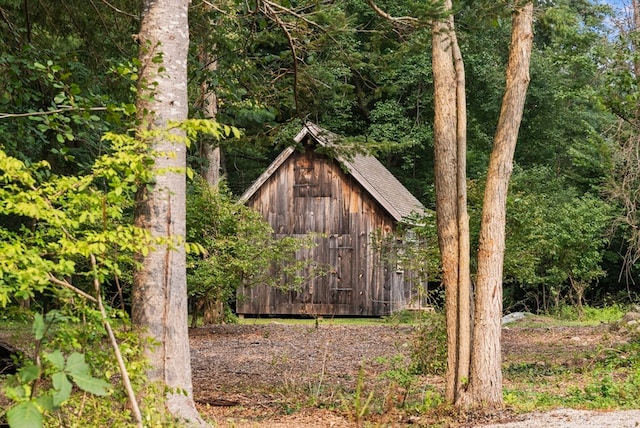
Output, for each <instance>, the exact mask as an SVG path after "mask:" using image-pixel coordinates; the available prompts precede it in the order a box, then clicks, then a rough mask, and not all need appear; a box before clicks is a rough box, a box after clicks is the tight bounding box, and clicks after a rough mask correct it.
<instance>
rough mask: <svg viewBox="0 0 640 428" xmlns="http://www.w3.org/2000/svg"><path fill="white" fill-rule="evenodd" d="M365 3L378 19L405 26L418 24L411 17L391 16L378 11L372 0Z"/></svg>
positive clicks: (415, 19)
mask: <svg viewBox="0 0 640 428" xmlns="http://www.w3.org/2000/svg"><path fill="white" fill-rule="evenodd" d="M367 3H368V4H369V6H371V8H372V9H373V11H374V12H375V13H377V14H378V15H379V16H380V17H382V18H384V19H386V20H387V21H390V22H393V23H399V24H407V25H417V24H418V23H420V20H419V19H418V18H414V17H413V16H391V15H390V14H388V13H387V12H385V11H384V10H382V9H380V7H378V5H377V4H375V3H374V2H373V0H367Z"/></svg>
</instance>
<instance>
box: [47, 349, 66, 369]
mask: <svg viewBox="0 0 640 428" xmlns="http://www.w3.org/2000/svg"><path fill="white" fill-rule="evenodd" d="M44 358H45V359H46V360H47V361H49V362H50V363H51V364H52V365H53V367H55V368H56V370H58V371H63V370H64V355H62V352H60V350H59V349H56V350H55V351H53V352H47V353H46V354H44Z"/></svg>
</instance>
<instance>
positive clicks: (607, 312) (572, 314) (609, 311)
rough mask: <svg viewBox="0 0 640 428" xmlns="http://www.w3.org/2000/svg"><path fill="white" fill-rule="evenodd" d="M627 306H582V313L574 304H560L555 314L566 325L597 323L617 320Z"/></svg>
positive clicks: (625, 310)
mask: <svg viewBox="0 0 640 428" xmlns="http://www.w3.org/2000/svg"><path fill="white" fill-rule="evenodd" d="M626 312H627V308H626V307H624V306H621V305H618V304H613V305H610V306H605V307H599V308H596V307H592V306H584V307H583V308H582V314H580V312H579V311H578V309H577V308H576V307H575V306H562V307H561V308H560V309H558V311H557V313H556V314H555V318H556V319H557V320H558V322H559V323H561V324H565V323H566V325H598V324H602V323H610V322H614V321H617V320H619V319H620V318H622V316H623V315H624V314H625V313H626Z"/></svg>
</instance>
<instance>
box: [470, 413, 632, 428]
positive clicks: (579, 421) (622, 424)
mask: <svg viewBox="0 0 640 428" xmlns="http://www.w3.org/2000/svg"><path fill="white" fill-rule="evenodd" d="M480 426H481V427H482V428H636V427H640V410H626V411H612V412H602V411H587V410H574V409H557V410H553V411H550V412H544V413H531V414H527V415H525V418H524V419H523V420H521V421H517V422H509V423H506V424H494V425H480Z"/></svg>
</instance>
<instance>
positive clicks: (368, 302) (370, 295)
mask: <svg viewBox="0 0 640 428" xmlns="http://www.w3.org/2000/svg"><path fill="white" fill-rule="evenodd" d="M248 205H249V206H251V207H253V208H254V209H256V210H258V211H259V212H260V213H261V214H262V216H263V217H264V218H265V220H267V221H268V223H269V224H270V225H271V227H272V228H273V230H274V231H275V233H276V236H278V237H282V236H305V235H306V234H309V233H319V234H323V235H322V236H317V237H316V238H315V241H316V243H317V246H316V247H315V248H311V249H305V250H302V251H299V252H298V254H297V255H296V257H298V258H299V259H306V260H309V259H311V260H314V261H315V262H316V263H317V264H318V265H319V266H321V267H322V268H324V269H323V270H325V271H326V274H324V275H322V276H316V277H313V278H309V279H308V281H307V282H306V283H305V284H304V285H303V286H302V287H301V288H300V289H297V290H285V289H282V290H280V289H275V288H271V287H267V286H254V287H251V288H244V289H241V290H239V293H238V297H239V298H238V302H237V305H236V310H237V312H238V313H239V314H252V315H267V314H282V315H300V314H313V315H360V316H380V315H385V314H388V313H390V311H391V310H392V308H391V287H392V283H393V282H394V281H393V277H392V275H391V273H390V269H388V268H386V267H385V266H382V265H381V263H380V262H379V260H376V255H375V252H374V251H373V249H372V248H371V245H370V239H371V238H370V236H371V233H372V232H373V231H374V230H376V229H380V230H382V231H383V233H390V232H393V231H394V227H395V226H394V220H393V219H392V218H391V216H390V215H388V214H387V213H386V211H385V210H384V209H382V207H381V206H380V205H379V204H378V203H377V202H376V201H375V200H373V199H372V198H371V196H370V195H369V194H368V193H367V192H366V191H364V190H363V188H362V187H361V186H360V184H359V183H357V182H356V181H355V180H354V179H353V178H352V177H351V176H348V175H347V174H345V173H344V172H343V171H342V169H341V168H340V166H339V165H338V164H337V163H336V162H335V161H333V160H331V159H329V158H328V157H326V156H323V155H319V154H317V153H315V152H314V151H313V150H311V149H307V150H306V152H304V153H301V152H294V153H293V154H292V155H291V156H290V157H289V158H288V159H287V161H285V162H284V163H283V164H282V165H280V167H279V168H278V169H277V170H276V171H275V172H274V173H273V174H272V175H271V176H270V177H269V179H268V180H267V181H266V182H265V183H264V184H263V185H262V186H261V187H260V188H259V189H258V190H257V191H256V192H255V193H254V194H253V195H252V197H251V198H250V199H249V200H248ZM288 282H290V281H287V278H283V279H282V283H283V285H284V286H286V284H287V283H288Z"/></svg>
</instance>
